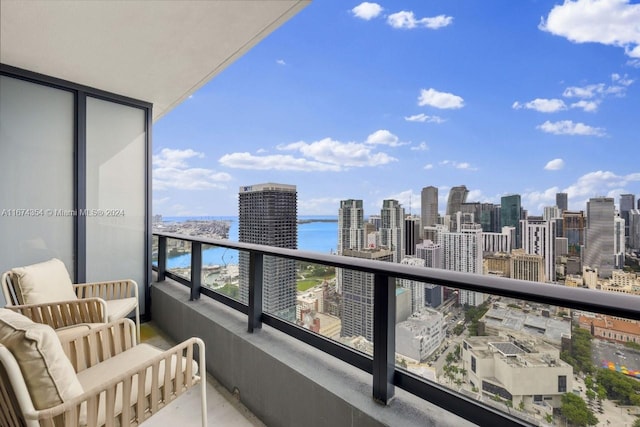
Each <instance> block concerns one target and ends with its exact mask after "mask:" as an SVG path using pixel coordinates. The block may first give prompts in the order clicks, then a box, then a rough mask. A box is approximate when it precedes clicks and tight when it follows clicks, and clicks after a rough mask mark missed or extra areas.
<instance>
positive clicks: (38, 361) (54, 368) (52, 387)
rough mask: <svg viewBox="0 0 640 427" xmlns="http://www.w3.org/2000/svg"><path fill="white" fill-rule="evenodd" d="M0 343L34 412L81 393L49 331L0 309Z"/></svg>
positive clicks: (78, 384)
mask: <svg viewBox="0 0 640 427" xmlns="http://www.w3.org/2000/svg"><path fill="white" fill-rule="evenodd" d="M0 343H2V345H4V346H5V347H7V348H8V349H9V351H10V352H11V354H13V357H14V358H15V359H16V361H17V362H18V365H19V366H20V370H21V371H22V376H23V378H24V382H25V383H26V385H27V389H28V390H29V394H30V395H31V400H32V402H33V406H34V407H35V408H36V409H47V408H51V407H53V406H56V405H59V404H61V403H63V402H66V401H68V400H70V399H73V398H74V397H76V396H79V395H81V394H82V393H83V390H82V386H81V385H80V382H78V378H77V377H76V373H75V371H74V370H73V367H72V366H71V362H69V359H67V356H66V355H65V354H64V351H63V350H62V345H61V344H60V341H59V340H58V337H57V336H56V333H55V332H54V330H53V329H52V328H51V327H49V326H47V325H43V324H40V323H34V322H32V321H31V320H30V319H28V318H27V317H25V316H23V315H21V314H19V313H16V312H13V311H11V310H8V309H5V308H0Z"/></svg>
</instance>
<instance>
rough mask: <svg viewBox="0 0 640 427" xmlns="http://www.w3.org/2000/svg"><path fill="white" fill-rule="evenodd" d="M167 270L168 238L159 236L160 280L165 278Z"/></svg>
mask: <svg viewBox="0 0 640 427" xmlns="http://www.w3.org/2000/svg"><path fill="white" fill-rule="evenodd" d="M166 271H167V238H166V237H165V236H158V282H162V281H164V279H165V272H166Z"/></svg>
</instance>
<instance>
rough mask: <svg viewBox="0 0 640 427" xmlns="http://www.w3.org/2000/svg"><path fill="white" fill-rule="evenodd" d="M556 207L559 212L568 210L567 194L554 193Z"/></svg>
mask: <svg viewBox="0 0 640 427" xmlns="http://www.w3.org/2000/svg"><path fill="white" fill-rule="evenodd" d="M556 206H557V207H558V209H560V211H561V212H564V211H566V210H568V209H569V196H568V195H567V193H556Z"/></svg>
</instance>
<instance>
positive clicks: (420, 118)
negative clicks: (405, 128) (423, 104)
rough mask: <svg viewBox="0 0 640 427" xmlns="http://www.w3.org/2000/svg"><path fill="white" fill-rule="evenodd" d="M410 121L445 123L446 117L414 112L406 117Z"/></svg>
mask: <svg viewBox="0 0 640 427" xmlns="http://www.w3.org/2000/svg"><path fill="white" fill-rule="evenodd" d="M404 119H405V120H406V121H408V122H421V123H425V122H426V123H444V122H445V119H443V118H442V117H439V116H428V115H426V114H424V113H420V114H414V115H413V116H408V117H405V118H404Z"/></svg>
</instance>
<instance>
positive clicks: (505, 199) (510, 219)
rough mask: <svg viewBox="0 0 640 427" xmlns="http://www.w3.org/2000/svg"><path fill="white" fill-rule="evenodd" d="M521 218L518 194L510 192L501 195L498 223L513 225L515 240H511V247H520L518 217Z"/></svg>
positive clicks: (507, 225) (504, 225) (506, 225)
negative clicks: (510, 193) (509, 193)
mask: <svg viewBox="0 0 640 427" xmlns="http://www.w3.org/2000/svg"><path fill="white" fill-rule="evenodd" d="M521 218H522V206H521V204H520V195H519V194H512V195H509V196H502V198H501V200H500V224H501V227H515V229H516V240H515V241H514V242H513V248H521V247H522V242H521V240H520V239H521V238H520V219H521Z"/></svg>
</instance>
